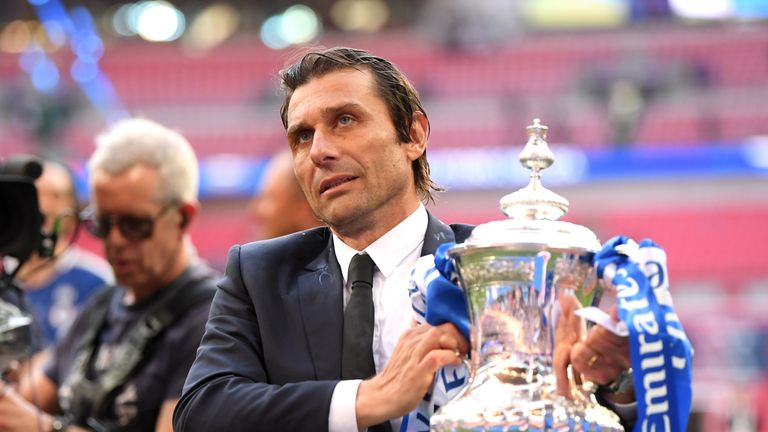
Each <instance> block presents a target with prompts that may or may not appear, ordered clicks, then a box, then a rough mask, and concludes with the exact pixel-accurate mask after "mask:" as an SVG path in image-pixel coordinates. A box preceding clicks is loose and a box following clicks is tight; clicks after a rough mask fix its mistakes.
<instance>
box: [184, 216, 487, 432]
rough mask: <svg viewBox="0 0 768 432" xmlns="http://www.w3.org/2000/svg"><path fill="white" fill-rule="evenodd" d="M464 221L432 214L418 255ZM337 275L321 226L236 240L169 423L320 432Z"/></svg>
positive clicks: (333, 378)
mask: <svg viewBox="0 0 768 432" xmlns="http://www.w3.org/2000/svg"><path fill="white" fill-rule="evenodd" d="M472 228H473V227H471V226H469V225H451V226H448V225H445V224H443V223H442V222H440V221H439V220H437V219H436V218H435V217H433V216H432V215H431V214H430V215H429V222H428V225H427V232H426V234H425V238H424V247H423V249H422V255H427V254H430V253H434V251H435V250H436V249H437V247H438V246H439V245H440V244H442V243H445V242H450V241H456V242H459V243H460V242H463V241H464V240H465V239H466V237H467V236H468V235H469V233H470V232H471V230H472ZM342 282H343V280H342V275H341V269H340V268H339V264H338V262H337V260H336V254H335V253H334V250H333V241H332V238H331V232H330V230H329V229H328V228H314V229H310V230H307V231H303V232H300V233H296V234H291V235H288V236H285V237H280V238H277V239H272V240H266V241H260V242H255V243H249V244H246V245H243V246H234V247H233V248H232V249H231V250H230V252H229V256H228V258H227V268H226V272H225V277H224V279H223V280H222V281H221V282H219V290H218V291H217V293H216V295H215V297H214V299H213V304H212V306H211V314H210V317H209V319H208V323H207V325H206V330H205V335H204V336H203V340H202V342H201V345H200V348H199V349H198V351H197V358H196V359H195V363H194V364H193V365H192V368H191V370H190V372H189V375H188V377H187V381H186V384H185V386H184V392H183V395H182V397H181V400H180V401H179V404H178V405H177V407H176V411H175V412H174V422H173V423H174V430H176V431H230V432H231V431H241V430H242V431H323V430H327V429H328V413H329V409H330V403H331V396H332V394H333V390H334V387H335V386H336V383H337V382H338V381H339V380H340V379H341V341H342V329H343V316H344V315H343V308H344V306H343V304H344V303H343V283H342ZM405 290H406V287H403V295H405Z"/></svg>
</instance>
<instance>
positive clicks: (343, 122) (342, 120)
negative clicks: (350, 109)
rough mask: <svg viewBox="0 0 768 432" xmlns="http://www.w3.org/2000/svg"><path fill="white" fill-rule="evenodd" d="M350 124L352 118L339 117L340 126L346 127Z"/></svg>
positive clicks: (346, 116)
mask: <svg viewBox="0 0 768 432" xmlns="http://www.w3.org/2000/svg"><path fill="white" fill-rule="evenodd" d="M350 123H352V117H351V116H348V115H343V116H341V117H339V124H340V125H342V126H346V125H348V124H350Z"/></svg>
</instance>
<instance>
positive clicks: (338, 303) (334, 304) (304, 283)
mask: <svg viewBox="0 0 768 432" xmlns="http://www.w3.org/2000/svg"><path fill="white" fill-rule="evenodd" d="M327 241H328V245H327V246H326V248H325V249H324V250H323V252H322V253H321V254H320V255H318V257H317V258H316V259H315V260H314V261H312V262H311V263H310V264H309V265H307V267H306V268H305V269H304V270H303V271H302V273H301V274H300V275H299V277H298V280H297V285H298V289H299V307H300V309H301V316H302V317H303V323H304V331H305V333H306V335H307V343H308V344H309V350H310V354H311V356H312V360H313V362H314V365H315V375H316V376H317V379H318V380H328V379H339V378H340V377H341V340H342V331H343V329H344V323H343V319H344V310H343V308H344V306H343V305H344V302H343V299H342V283H343V282H342V281H343V279H342V276H341V269H340V268H339V263H338V261H336V254H335V253H334V251H333V241H332V240H331V239H330V238H328V239H327Z"/></svg>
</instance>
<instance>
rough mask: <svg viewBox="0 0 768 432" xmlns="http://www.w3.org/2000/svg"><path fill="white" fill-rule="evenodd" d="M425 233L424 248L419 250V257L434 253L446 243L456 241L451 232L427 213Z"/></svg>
mask: <svg viewBox="0 0 768 432" xmlns="http://www.w3.org/2000/svg"><path fill="white" fill-rule="evenodd" d="M427 217H428V222H427V232H426V233H425V234H424V247H422V248H421V256H424V255H429V254H433V253H435V251H436V250H437V247H438V246H440V245H441V244H443V243H446V242H453V241H456V237H455V236H454V234H453V230H451V227H449V226H448V225H446V224H444V223H442V222H440V220H439V219H438V218H436V217H434V216H432V213H430V212H427Z"/></svg>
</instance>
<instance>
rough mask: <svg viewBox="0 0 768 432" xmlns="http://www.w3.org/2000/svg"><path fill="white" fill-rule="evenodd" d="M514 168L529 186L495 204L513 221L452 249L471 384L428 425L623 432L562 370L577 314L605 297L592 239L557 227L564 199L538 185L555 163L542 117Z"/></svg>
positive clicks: (578, 326) (578, 330) (577, 229)
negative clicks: (466, 322) (466, 325)
mask: <svg viewBox="0 0 768 432" xmlns="http://www.w3.org/2000/svg"><path fill="white" fill-rule="evenodd" d="M527 131H528V142H527V143H526V146H525V149H524V150H523V152H522V153H521V154H520V162H521V163H522V164H523V166H525V167H526V168H528V169H530V170H531V180H530V182H529V184H528V185H527V186H526V187H524V188H522V189H520V190H518V191H516V192H514V193H512V194H509V195H507V196H505V197H503V198H502V199H501V208H502V211H504V213H505V214H506V215H507V216H508V217H509V218H508V219H506V220H501V221H494V222H490V223H487V224H483V225H479V226H478V227H476V228H475V229H474V230H473V231H472V234H471V235H470V237H469V238H468V239H467V240H466V241H465V242H464V243H462V244H458V245H456V246H454V247H452V248H451V249H449V250H448V252H447V254H448V256H449V258H450V259H451V260H452V261H453V263H454V265H455V268H456V272H457V275H458V283H459V285H460V287H461V288H462V290H463V291H464V294H465V296H466V299H467V305H468V309H469V318H470V336H471V337H470V339H471V354H470V360H469V365H468V367H469V375H470V378H469V384H468V385H467V387H466V388H465V389H464V391H463V392H462V393H461V394H459V395H458V396H457V397H456V398H454V399H453V400H451V401H450V402H449V403H447V404H446V405H445V406H443V407H441V408H440V409H439V410H438V411H437V412H436V413H435V414H434V415H433V416H432V418H431V420H430V429H431V430H433V431H565V430H568V431H582V430H583V431H589V430H595V431H601V432H605V431H621V430H623V428H622V427H621V425H620V423H619V418H618V416H616V414H614V413H613V412H611V411H610V410H608V409H607V408H604V407H602V406H601V405H599V404H598V403H597V402H596V400H595V397H594V395H593V391H594V385H592V383H589V382H584V381H583V380H582V379H581V377H580V375H579V374H578V373H576V372H575V371H574V370H573V369H572V368H570V367H569V366H568V365H567V363H568V362H567V358H568V353H569V352H570V348H571V347H572V346H573V344H574V343H576V342H578V341H579V340H582V339H583V338H585V337H586V331H587V323H586V321H585V320H584V319H583V318H582V317H580V316H579V315H578V314H577V313H576V311H577V310H578V309H580V308H582V307H586V306H597V305H598V304H599V302H600V299H601V295H602V293H603V290H602V285H601V284H600V283H598V281H597V277H596V275H595V271H594V268H593V265H592V259H593V257H594V254H595V252H597V251H598V250H600V242H599V241H598V239H597V237H596V236H595V234H594V233H592V231H590V230H589V229H588V228H585V227H583V226H580V225H576V224H572V223H569V222H565V221H558V220H557V219H558V218H559V217H561V216H562V215H564V214H565V213H566V212H567V210H568V201H567V200H566V199H565V198H562V197H561V196H559V195H557V194H555V193H554V192H552V191H550V190H548V189H546V188H545V187H543V186H542V184H541V171H542V170H544V169H546V168H547V167H549V166H550V165H551V164H552V163H553V162H554V156H553V154H552V152H551V151H550V150H549V147H548V145H547V143H546V132H547V127H546V126H544V125H542V124H541V123H540V121H539V119H535V120H534V123H533V125H531V126H528V128H527Z"/></svg>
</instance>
